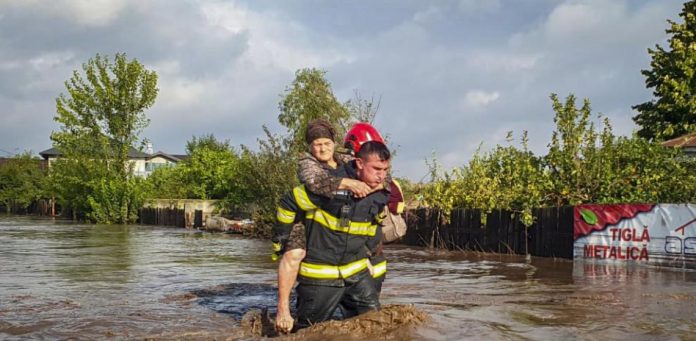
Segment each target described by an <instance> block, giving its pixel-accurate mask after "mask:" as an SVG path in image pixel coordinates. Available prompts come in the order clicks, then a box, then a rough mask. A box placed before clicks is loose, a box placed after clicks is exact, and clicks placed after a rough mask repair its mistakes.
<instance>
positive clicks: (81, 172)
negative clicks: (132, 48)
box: [51, 54, 158, 223]
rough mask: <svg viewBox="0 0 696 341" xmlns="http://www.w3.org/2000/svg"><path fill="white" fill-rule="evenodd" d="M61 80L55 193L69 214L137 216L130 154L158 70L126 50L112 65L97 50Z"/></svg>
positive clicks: (119, 219)
mask: <svg viewBox="0 0 696 341" xmlns="http://www.w3.org/2000/svg"><path fill="white" fill-rule="evenodd" d="M82 70H83V73H84V76H83V74H81V73H79V72H78V71H77V70H75V71H74V72H73V76H72V77H71V78H70V80H68V81H66V82H65V87H66V89H67V95H65V94H60V96H59V97H58V98H57V99H56V110H57V114H56V116H55V120H56V121H57V122H58V123H60V124H61V127H60V130H59V131H54V132H53V133H52V134H51V140H52V141H53V144H54V147H55V148H56V149H58V150H59V151H60V152H61V154H62V158H61V159H59V160H58V161H57V162H56V163H55V164H54V167H52V170H51V175H52V176H53V177H54V181H53V183H54V184H55V188H54V190H55V192H56V194H57V197H58V198H59V199H60V200H61V204H62V206H63V207H64V208H69V209H70V210H71V211H72V212H73V217H84V218H86V219H88V220H91V221H96V222H101V223H128V222H133V221H134V220H135V219H137V209H138V208H139V207H140V204H141V202H142V190H141V189H140V187H139V186H138V185H137V184H138V183H139V180H138V179H136V178H134V176H133V172H132V170H133V164H132V163H131V162H129V161H128V160H129V157H128V155H129V153H130V152H131V151H133V150H134V148H135V147H139V148H142V145H143V142H144V141H142V140H140V138H139V135H140V133H141V132H142V130H143V129H144V128H145V127H146V126H147V125H148V123H149V120H148V119H147V117H146V116H145V114H144V112H145V110H146V109H148V108H150V107H151V106H152V105H153V104H154V102H155V98H156V97H157V92H158V89H157V74H156V73H155V72H154V71H149V70H147V69H146V68H145V67H144V66H143V65H142V64H140V63H139V62H138V61H137V60H135V59H133V60H131V61H129V60H128V59H127V57H126V55H125V54H116V56H115V58H114V60H113V63H112V62H111V60H109V58H108V57H106V56H101V55H99V54H97V55H96V56H95V57H94V58H91V59H90V60H89V61H88V62H87V63H85V64H83V65H82Z"/></svg>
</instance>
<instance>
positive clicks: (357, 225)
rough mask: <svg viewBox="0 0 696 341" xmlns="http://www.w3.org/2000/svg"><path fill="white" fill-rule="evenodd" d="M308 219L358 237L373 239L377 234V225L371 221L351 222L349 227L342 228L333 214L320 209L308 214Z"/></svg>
mask: <svg viewBox="0 0 696 341" xmlns="http://www.w3.org/2000/svg"><path fill="white" fill-rule="evenodd" d="M307 219H311V220H314V221H316V222H317V223H319V224H321V225H323V226H324V227H326V228H328V229H330V230H333V231H337V232H344V233H348V234H352V235H357V236H370V237H373V236H374V235H375V233H376V232H377V225H375V224H372V223H371V222H369V221H365V222H357V221H351V222H350V223H349V225H348V226H345V227H344V226H341V225H340V223H339V221H338V218H336V217H334V216H333V215H331V213H329V212H326V211H324V210H322V209H320V208H318V209H316V210H314V211H311V212H308V213H307Z"/></svg>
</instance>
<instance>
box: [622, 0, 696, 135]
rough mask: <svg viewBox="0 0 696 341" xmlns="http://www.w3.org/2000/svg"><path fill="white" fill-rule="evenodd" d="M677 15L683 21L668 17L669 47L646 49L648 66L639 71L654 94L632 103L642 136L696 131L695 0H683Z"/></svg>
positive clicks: (658, 46) (634, 118)
mask: <svg viewBox="0 0 696 341" xmlns="http://www.w3.org/2000/svg"><path fill="white" fill-rule="evenodd" d="M679 16H680V17H682V19H683V20H684V22H683V23H677V22H674V21H671V20H668V22H669V24H670V28H669V29H667V30H666V32H667V34H668V35H670V38H669V50H665V49H664V48H662V47H661V46H660V45H656V46H655V49H648V53H649V54H650V56H651V58H652V61H651V63H650V67H651V68H650V69H649V70H643V71H642V72H641V73H642V74H643V75H644V76H645V85H646V86H647V87H648V88H652V89H653V95H654V96H655V99H654V100H651V101H648V102H645V103H642V104H638V105H636V106H634V107H633V109H635V110H637V111H638V112H639V114H638V115H636V116H635V117H633V120H634V121H635V122H636V124H638V125H639V126H640V129H639V130H638V135H639V136H641V137H643V138H647V139H655V140H658V141H659V140H668V139H671V138H674V137H678V136H681V135H684V134H687V133H689V132H693V131H696V1H688V2H686V3H684V8H683V9H682V12H681V13H680V14H679Z"/></svg>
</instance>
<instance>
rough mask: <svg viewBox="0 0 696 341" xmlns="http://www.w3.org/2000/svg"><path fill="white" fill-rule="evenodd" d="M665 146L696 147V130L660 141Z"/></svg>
mask: <svg viewBox="0 0 696 341" xmlns="http://www.w3.org/2000/svg"><path fill="white" fill-rule="evenodd" d="M662 145H663V146H665V147H678V148H688V147H692V148H696V132H693V133H691V134H686V135H683V136H679V137H676V138H673V139H671V140H667V141H665V142H662Z"/></svg>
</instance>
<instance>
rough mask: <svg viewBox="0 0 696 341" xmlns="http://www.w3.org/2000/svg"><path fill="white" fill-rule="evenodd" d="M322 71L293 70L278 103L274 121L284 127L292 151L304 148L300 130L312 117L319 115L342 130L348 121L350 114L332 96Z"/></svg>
mask: <svg viewBox="0 0 696 341" xmlns="http://www.w3.org/2000/svg"><path fill="white" fill-rule="evenodd" d="M325 75H326V71H323V70H318V69H301V70H297V72H296V73H295V80H294V81H293V82H292V84H291V85H290V86H288V87H287V88H286V89H285V96H283V98H282V99H281V101H280V103H279V104H278V107H279V110H280V114H279V115H278V122H280V124H282V125H283V126H285V127H286V128H287V129H288V132H289V134H290V141H291V150H292V151H297V152H299V151H304V150H306V149H307V148H306V145H307V143H306V142H305V140H304V132H305V130H306V127H307V124H309V122H310V121H312V120H314V119H317V118H323V119H325V120H327V121H329V122H330V123H331V124H333V125H334V127H337V128H340V130H342V131H345V129H346V126H347V125H348V121H349V119H350V117H351V114H350V112H349V111H348V109H347V108H346V107H345V106H343V105H342V104H341V103H340V102H339V101H338V100H337V99H336V97H335V96H334V94H333V90H331V84H329V82H328V81H327V80H326V78H325ZM339 136H340V134H339Z"/></svg>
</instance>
